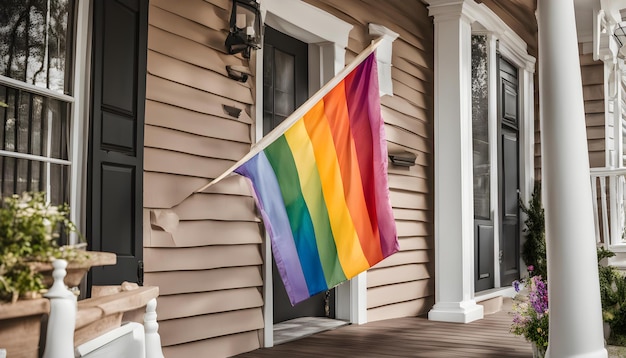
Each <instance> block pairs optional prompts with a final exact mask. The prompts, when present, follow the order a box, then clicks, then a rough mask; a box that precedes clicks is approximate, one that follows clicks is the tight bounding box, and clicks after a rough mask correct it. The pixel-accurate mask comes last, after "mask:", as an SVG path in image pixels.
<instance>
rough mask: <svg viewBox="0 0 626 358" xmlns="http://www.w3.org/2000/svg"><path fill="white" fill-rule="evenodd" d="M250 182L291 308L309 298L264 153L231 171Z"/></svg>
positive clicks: (287, 219)
mask: <svg viewBox="0 0 626 358" xmlns="http://www.w3.org/2000/svg"><path fill="white" fill-rule="evenodd" d="M235 172H236V173H239V174H241V175H243V176H245V177H246V178H248V179H250V181H251V182H252V187H253V189H254V194H255V199H256V201H257V206H258V207H259V209H260V211H261V216H262V217H263V222H264V223H265V228H266V230H267V231H268V232H269V236H270V238H271V240H272V252H273V253H274V259H275V260H276V266H277V267H278V272H279V273H280V277H281V278H282V280H283V282H284V284H285V289H286V290H287V294H288V295H289V299H290V301H291V304H292V305H294V304H296V303H297V302H300V301H302V300H304V299H306V298H308V297H309V290H308V288H307V285H306V280H305V278H304V273H303V272H302V266H301V265H300V260H299V259H298V252H297V250H296V245H295V242H294V239H293V235H292V232H291V228H290V226H289V217H288V216H287V211H286V210H285V204H284V203H283V200H282V195H281V192H280V187H279V186H278V181H277V180H276V175H275V174H274V171H273V170H272V166H271V165H270V163H269V161H268V160H267V157H266V156H265V152H259V154H257V155H255V156H254V157H252V158H251V159H250V160H249V161H247V162H246V163H244V164H243V165H241V166H240V167H239V168H237V169H235Z"/></svg>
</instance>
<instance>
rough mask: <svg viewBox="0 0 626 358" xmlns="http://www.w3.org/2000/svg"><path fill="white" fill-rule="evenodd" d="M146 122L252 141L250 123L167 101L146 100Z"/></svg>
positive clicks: (216, 136) (199, 133)
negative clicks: (173, 104)
mask: <svg viewBox="0 0 626 358" xmlns="http://www.w3.org/2000/svg"><path fill="white" fill-rule="evenodd" d="M146 124H149V125H152V126H155V127H163V128H169V129H174V130H177V131H181V132H187V133H193V134H196V135H203V136H205V137H211V138H217V139H224V140H230V141H233V142H241V143H247V144H250V143H251V139H250V133H249V132H247V131H248V130H249V128H250V123H244V122H240V121H237V120H233V118H228V119H226V118H221V117H216V116H212V115H208V114H204V113H200V112H194V111H190V110H188V109H185V108H180V107H176V106H172V105H168V104H165V103H160V102H154V101H150V100H148V101H146Z"/></svg>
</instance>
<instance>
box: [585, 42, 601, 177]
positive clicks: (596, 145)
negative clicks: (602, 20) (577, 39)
mask: <svg viewBox="0 0 626 358" xmlns="http://www.w3.org/2000/svg"><path fill="white" fill-rule="evenodd" d="M579 47H581V46H579ZM580 73H581V78H582V82H583V98H584V101H585V122H586V125H587V146H588V147H589V166H590V167H592V168H597V167H604V166H605V164H606V155H605V149H606V139H605V136H606V129H605V116H604V65H603V63H602V61H594V60H593V55H592V54H581V55H580Z"/></svg>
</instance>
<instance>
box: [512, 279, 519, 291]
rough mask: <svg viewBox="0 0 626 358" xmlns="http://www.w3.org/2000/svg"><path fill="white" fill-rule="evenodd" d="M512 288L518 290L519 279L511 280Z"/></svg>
mask: <svg viewBox="0 0 626 358" xmlns="http://www.w3.org/2000/svg"><path fill="white" fill-rule="evenodd" d="M513 288H515V292H519V281H518V280H515V281H513Z"/></svg>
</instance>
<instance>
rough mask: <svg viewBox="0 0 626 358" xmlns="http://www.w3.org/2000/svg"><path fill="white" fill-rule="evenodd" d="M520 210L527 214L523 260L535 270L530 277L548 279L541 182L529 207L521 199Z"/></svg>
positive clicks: (530, 273)
mask: <svg viewBox="0 0 626 358" xmlns="http://www.w3.org/2000/svg"><path fill="white" fill-rule="evenodd" d="M520 209H521V210H522V212H523V213H524V214H526V219H525V220H524V224H525V226H526V227H525V228H524V233H525V234H526V241H525V242H524V245H523V246H522V259H523V260H524V262H525V263H526V265H528V266H533V267H534V270H533V271H532V272H529V275H538V276H541V277H543V279H544V280H547V279H548V265H547V261H546V234H545V232H546V230H545V227H546V225H545V215H544V210H543V205H542V204H541V182H539V181H536V182H535V186H534V188H533V193H532V195H531V198H530V201H529V202H528V206H526V205H524V203H523V202H522V201H521V199H520Z"/></svg>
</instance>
